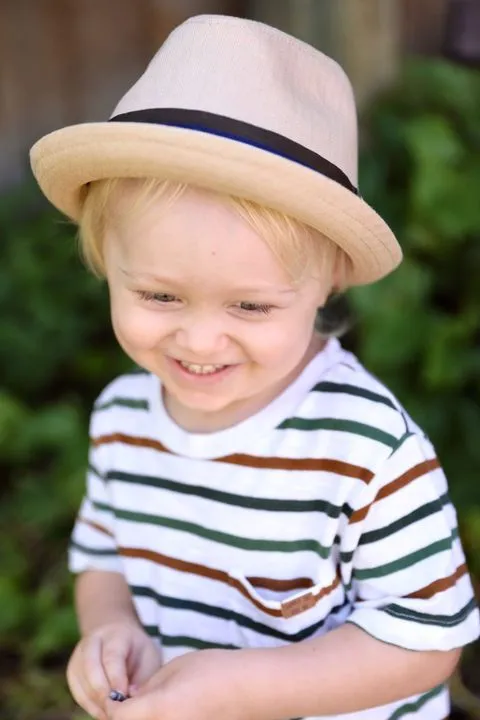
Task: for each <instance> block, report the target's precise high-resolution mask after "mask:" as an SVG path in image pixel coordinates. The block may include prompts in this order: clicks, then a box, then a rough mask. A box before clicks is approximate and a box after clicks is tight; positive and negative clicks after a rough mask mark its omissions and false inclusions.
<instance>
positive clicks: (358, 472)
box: [91, 433, 373, 483]
mask: <svg viewBox="0 0 480 720" xmlns="http://www.w3.org/2000/svg"><path fill="white" fill-rule="evenodd" d="M91 442H92V445H93V446H94V447H99V446H100V445H108V444H109V443H115V442H119V443H123V444H124V445H133V446H135V447H145V448H151V449H152V450H157V451H158V452H164V453H169V454H173V453H171V451H170V450H169V449H168V448H166V447H165V445H163V444H162V443H161V442H158V441H157V440H152V439H151V438H142V437H133V436H131V435H125V434H124V433H112V434H110V435H100V436H99V437H96V438H92V441H91ZM213 460H214V462H223V463H228V464H230V465H242V466H245V467H251V468H258V469H265V470H313V471H319V470H324V471H325V472H332V473H336V474H337V475H344V476H346V477H353V478H357V479H358V480H362V481H363V482H365V483H368V482H370V480H371V479H372V477H373V473H372V472H371V471H370V470H368V469H367V468H363V467H360V466H358V465H351V464H350V463H345V462H341V461H340V460H330V459H328V458H318V459H317V458H281V457H256V456H252V455H242V454H234V455H225V456H224V457H220V458H214V459H213Z"/></svg>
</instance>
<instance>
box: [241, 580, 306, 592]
mask: <svg viewBox="0 0 480 720" xmlns="http://www.w3.org/2000/svg"><path fill="white" fill-rule="evenodd" d="M247 580H248V582H249V583H250V585H252V586H253V587H255V588H264V589H265V590H273V591H274V592H283V591H285V592H288V591H289V590H308V589H309V588H311V587H313V585H314V583H313V580H311V579H310V578H296V579H294V580H274V579H270V578H263V577H248V578H247Z"/></svg>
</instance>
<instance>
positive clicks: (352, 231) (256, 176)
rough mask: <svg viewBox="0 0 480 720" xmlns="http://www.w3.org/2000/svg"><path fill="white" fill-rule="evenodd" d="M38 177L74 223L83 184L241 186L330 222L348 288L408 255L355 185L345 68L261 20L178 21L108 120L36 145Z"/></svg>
mask: <svg viewBox="0 0 480 720" xmlns="http://www.w3.org/2000/svg"><path fill="white" fill-rule="evenodd" d="M30 157H31V163H32V169H33V173H34V175H35V177H36V179H37V181H38V183H39V185H40V188H41V189H42V191H43V192H44V194H45V195H46V197H47V198H48V199H49V200H50V202H51V203H52V204H53V205H54V206H56V207H57V208H58V209H59V210H61V211H62V212H63V213H65V214H66V215H67V216H69V217H70V218H72V219H74V220H78V219H79V217H80V215H81V208H82V202H83V199H84V197H85V194H86V188H87V187H88V183H90V182H92V181H94V180H100V179H104V178H113V177H117V178H118V177H159V178H165V179H171V180H173V181H180V182H185V183H189V184H192V185H196V186H199V187H203V188H209V189H211V190H215V191H218V192H222V193H228V194H230V195H235V196H239V197H242V198H245V199H247V200H251V201H254V202H256V203H259V204H261V205H265V206H267V207H270V208H273V209H275V210H279V211H282V212H284V213H286V214H287V215H290V216H291V217H293V218H296V219H297V220H300V221H302V222H304V223H306V224H308V225H310V226H312V227H313V228H315V229H317V230H319V231H320V232H322V233H324V234H325V235H326V236H327V237H329V238H330V239H331V240H332V241H334V242H335V243H337V244H338V245H339V246H340V247H341V248H343V250H344V251H345V252H346V253H347V255H348V256H349V257H350V259H351V275H350V277H349V284H350V285H361V284H365V283H370V282H373V281H375V280H378V279H380V278H381V277H383V276H385V275H387V274H388V273H389V272H391V271H392V270H393V269H394V268H395V267H396V266H397V265H398V264H399V262H400V261H401V257H402V253H401V250H400V247H399V245H398V243H397V241H396V239H395V236H394V234H393V233H392V231H391V230H390V228H389V227H388V225H387V224H386V223H385V222H384V220H382V218H381V217H380V216H379V215H378V214H377V213H376V212H375V211H374V210H373V208H371V207H370V206H369V205H368V204H367V203H366V202H365V201H364V200H363V199H362V198H361V197H360V195H359V192H358V189H357V166H358V147H357V117H356V108H355V100H354V96H353V91H352V87H351V85H350V82H349V80H348V78H347V76H346V75H345V73H344V71H343V70H342V69H341V67H340V66H339V65H338V64H337V63H336V62H334V61H333V60H332V59H331V58H329V57H327V56H326V55H324V54H323V53H321V52H320V51H318V50H316V49H314V48H313V47H311V46H310V45H308V44H306V43H304V42H302V41H300V40H297V39H296V38H293V37H291V36H290V35H288V34H286V33H284V32H281V31H280V30H276V29H274V28H272V27H270V26H268V25H264V24H263V23H259V22H256V21H253V20H244V19H240V18H234V17H225V16H219V15H200V16H196V17H192V18H190V19H188V20H187V21H186V22H184V23H182V24H181V25H179V26H178V27H177V28H176V29H175V30H174V31H173V32H172V33H171V34H170V35H169V36H168V38H167V39H166V40H165V42H164V43H163V45H162V46H161V48H160V49H159V51H158V52H157V54H156V55H155V56H154V58H153V59H152V60H151V62H150V64H149V65H148V67H147V69H146V71H145V72H144V74H143V75H142V76H141V77H140V78H139V79H138V80H137V82H136V83H135V84H134V85H133V87H132V88H131V89H130V90H128V92H127V93H126V94H125V96H124V97H123V98H122V99H121V100H120V102H119V103H118V105H117V107H116V108H115V110H114V111H113V113H112V115H111V117H110V118H109V120H107V121H105V122H91V123H82V124H79V125H73V126H69V127H65V128H62V129H60V130H56V131H55V132H52V133H50V134H48V135H46V136H45V137H43V138H41V139H40V140H38V141H37V142H36V143H35V145H34V146H33V148H32V149H31V153H30Z"/></svg>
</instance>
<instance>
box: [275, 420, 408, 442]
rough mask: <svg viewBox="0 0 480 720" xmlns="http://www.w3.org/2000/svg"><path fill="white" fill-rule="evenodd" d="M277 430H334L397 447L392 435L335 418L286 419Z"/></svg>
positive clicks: (369, 426) (362, 424)
mask: <svg viewBox="0 0 480 720" xmlns="http://www.w3.org/2000/svg"><path fill="white" fill-rule="evenodd" d="M278 429H279V430H307V431H311V430H336V431H338V432H346V433H352V434H353V435H360V436H362V437H368V438H370V439H371V440H376V441H377V442H380V443H382V444H383V445H387V446H388V447H390V448H394V447H396V446H397V445H398V438H396V437H395V436H394V435H390V434H389V433H386V432H384V431H383V430H379V429H378V428H375V427H372V426H371V425H365V424H364V423H360V422H355V421H354V420H339V419H336V418H312V419H309V418H299V417H293V418H288V419H287V420H285V421H284V422H282V424H281V425H279V426H278Z"/></svg>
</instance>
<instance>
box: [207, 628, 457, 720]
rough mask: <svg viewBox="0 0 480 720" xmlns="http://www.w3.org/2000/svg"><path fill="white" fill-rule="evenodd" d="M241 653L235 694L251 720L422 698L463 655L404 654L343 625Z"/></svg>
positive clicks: (335, 712) (331, 712)
mask: <svg viewBox="0 0 480 720" xmlns="http://www.w3.org/2000/svg"><path fill="white" fill-rule="evenodd" d="M244 652H245V655H244V657H243V660H242V661H240V657H241V655H242V654H243V653H242V652H240V653H239V654H238V660H239V663H238V664H239V670H238V671H239V672H240V673H241V668H242V667H243V668H244V672H243V675H242V674H241V675H240V676H239V680H241V682H239V684H238V685H237V687H238V689H239V690H241V688H242V686H243V692H244V695H243V697H244V701H245V698H250V700H249V701H248V700H247V702H249V704H250V703H251V710H252V712H251V717H252V718H264V719H265V720H267V719H269V718H277V719H280V718H292V717H299V716H307V717H310V716H318V715H321V716H323V715H338V714H341V713H349V712H355V711H358V710H363V709H366V708H371V707H375V706H378V705H385V704H387V703H391V702H394V701H396V700H400V699H402V698H405V697H408V696H412V695H416V694H419V693H422V692H426V691H428V690H431V689H432V688H435V687H437V686H439V685H441V684H442V683H444V682H445V681H446V680H448V678H449V677H450V675H451V674H452V673H453V671H454V670H455V667H456V665H457V663H458V661H459V658H460V654H461V651H460V650H458V649H455V650H449V651H444V652H438V651H427V652H418V651H412V650H405V649H403V648H400V647H396V646H394V645H387V644H386V643H383V642H381V641H379V640H376V639H375V638H373V637H371V636H370V635H367V633H365V632H364V631H363V630H361V629H360V628H358V627H356V626H355V625H352V624H349V623H347V624H345V625H343V626H342V627H340V628H338V629H336V630H333V631H332V632H330V633H328V634H326V635H324V636H323V637H320V638H316V639H315V640H307V641H304V642H301V643H297V644H292V645H289V646H287V647H284V648H275V649H271V650H270V649H268V650H251V651H249V650H246V651H244ZM233 655H235V653H233ZM247 655H249V656H250V657H247ZM220 674H221V671H220ZM231 682H232V680H231V678H230V684H231ZM219 686H220V687H221V677H220V679H219ZM237 701H238V702H241V698H240V697H239V698H237Z"/></svg>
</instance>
